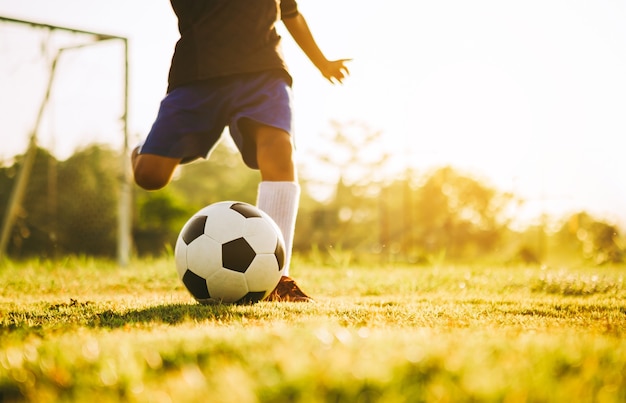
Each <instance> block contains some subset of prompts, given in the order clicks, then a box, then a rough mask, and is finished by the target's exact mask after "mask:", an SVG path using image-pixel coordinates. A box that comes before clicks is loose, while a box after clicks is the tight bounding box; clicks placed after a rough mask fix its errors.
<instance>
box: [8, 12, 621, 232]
mask: <svg viewBox="0 0 626 403" xmlns="http://www.w3.org/2000/svg"><path fill="white" fill-rule="evenodd" d="M299 6H300V10H301V12H302V13H303V15H304V16H305V17H306V18H307V20H308V23H309V25H310V27H311V30H312V32H313V34H314V36H315V38H316V39H317V42H318V43H319V45H320V47H321V48H322V50H323V51H324V53H325V54H326V56H327V57H328V58H330V59H339V58H352V59H353V61H352V62H351V63H350V65H349V67H350V70H351V77H350V78H349V79H347V80H346V82H345V83H344V84H343V85H335V86H333V85H330V84H329V83H327V82H326V81H325V80H324V79H323V78H322V77H321V75H320V74H319V73H318V72H317V71H316V70H315V68H314V67H313V66H312V65H311V64H310V63H309V62H308V61H307V59H306V58H305V56H304V55H303V54H302V53H301V52H300V51H299V49H297V47H296V46H295V45H294V44H293V42H292V41H291V40H290V38H289V37H288V34H285V32H284V30H282V28H281V33H283V34H284V51H285V57H286V59H287V62H288V63H289V65H290V68H291V71H292V73H293V76H294V80H295V81H294V92H295V108H296V115H295V116H296V141H297V147H298V155H299V157H300V158H301V160H302V161H306V160H307V155H310V154H314V153H316V152H317V153H319V152H320V151H324V150H320V149H319V148H320V147H322V146H321V145H320V142H319V136H320V135H321V134H324V133H328V132H329V131H331V130H332V127H331V125H330V122H332V121H337V122H340V123H341V122H346V123H349V122H359V123H360V124H364V125H366V126H367V127H368V128H371V130H373V131H380V132H381V133H382V138H381V144H380V147H379V149H380V152H381V153H383V152H387V153H389V154H390V155H391V156H392V166H391V168H390V170H391V171H393V172H396V173H399V172H401V170H402V169H404V167H405V166H407V165H409V166H411V167H413V168H415V169H417V170H418V171H423V172H426V171H428V170H429V169H433V168H436V167H440V166H444V165H451V166H453V167H456V168H457V169H459V170H460V171H461V172H464V173H467V174H469V175H472V176H474V177H476V178H478V179H480V180H481V181H484V182H485V183H487V184H488V185H490V186H493V187H495V188H498V189H500V190H503V191H511V192H513V193H515V194H516V195H518V196H520V197H522V198H523V199H525V200H526V203H525V205H524V206H523V207H521V208H520V210H519V211H518V212H516V214H517V215H518V216H519V217H520V218H521V219H525V220H532V219H534V218H536V217H538V216H539V215H540V214H541V213H547V214H550V215H552V216H557V217H560V216H564V215H567V214H570V213H573V212H577V211H580V210H586V211H588V212H590V213H592V214H593V215H594V216H597V217H598V218H600V219H604V220H607V221H609V222H612V223H618V224H620V225H622V226H623V227H626V180H625V174H624V173H626V158H625V157H626V155H625V152H624V150H626V147H624V146H623V145H622V144H623V143H624V141H623V138H624V134H625V133H626V113H625V112H626V74H624V72H625V71H626V24H624V21H626V3H625V2H623V1H621V0H594V1H577V0H527V1H502V0H472V1H467V0H441V1H440V0H438V1H415V0H388V1H386V2H380V1H370V0H300V1H299ZM0 16H5V17H11V18H16V19H24V20H29V21H35V22H42V23H48V24H53V25H63V26H68V27H72V28H77V29H83V30H88V31H95V32H101V33H107V34H112V35H118V36H123V37H127V38H128V39H129V49H130V81H129V82H130V99H129V102H130V103H129V133H130V143H131V144H134V143H136V142H137V141H139V140H140V139H141V138H142V137H143V136H145V134H146V133H147V132H148V131H149V129H150V126H151V125H152V122H153V120H154V117H155V116H156V112H157V109H158V105H159V102H160V100H161V99H162V97H163V95H164V93H165V88H166V85H167V83H166V78H167V71H168V68H169V62H170V59H171V55H172V50H173V46H174V44H175V42H176V40H177V38H178V33H177V30H176V19H175V17H174V15H173V13H172V11H171V8H170V5H169V2H167V1H165V0H130V1H129V0H109V1H103V0H91V1H79V0H55V1H50V0H29V1H23V0H0ZM30 35H31V36H32V34H30ZM81 40H83V41H84V40H85V38H82V39H81ZM64 41H70V42H72V41H77V38H74V37H73V38H63V37H57V36H55V37H51V36H46V35H41V34H40V35H38V36H36V38H35V39H33V38H30V39H28V35H26V34H24V33H23V31H19V30H18V29H17V28H16V27H14V26H12V27H8V25H7V24H0V135H1V137H2V143H1V145H0V159H6V158H10V157H11V156H13V155H15V154H19V153H21V152H23V150H24V149H25V147H26V141H27V139H28V136H29V133H30V132H31V131H32V130H33V122H34V120H35V119H34V117H35V116H36V114H37V108H38V105H39V103H40V102H41V99H42V97H43V92H44V90H45V86H46V82H47V78H48V74H49V69H48V67H47V66H49V64H50V61H51V60H52V58H53V55H54V50H55V47H54V46H55V44H56V43H65V42H64ZM89 41H91V39H90V38H89V39H87V42H89ZM113 42H114V41H109V42H107V43H97V44H91V45H88V46H87V47H85V48H83V49H81V50H80V51H78V50H72V51H67V52H64V54H63V57H62V59H60V62H59V65H58V69H57V71H58V78H55V80H56V81H55V87H53V88H54V90H53V92H52V98H51V100H52V102H51V103H50V108H49V110H50V112H47V113H46V115H45V116H44V120H43V121H42V124H41V126H40V130H39V132H38V135H39V142H40V144H42V145H43V146H45V147H47V148H49V149H51V150H53V151H54V152H55V154H56V155H58V156H59V157H60V158H64V157H67V156H68V155H70V154H71V152H72V151H73V150H74V149H76V148H77V147H81V146H85V145H87V144H90V143H92V142H105V143H110V144H112V145H114V146H116V147H119V146H120V145H121V141H122V135H121V134H120V133H121V131H120V120H119V117H120V116H121V114H122V113H123V112H122V109H121V106H120V105H121V104H120V102H121V101H120V99H121V94H122V89H121V88H122V87H121V85H122V84H121V77H122V76H121V74H122V69H121V63H122V62H121V50H120V49H121V48H120V47H119V44H115V43H113ZM16 43H17V45H16ZM72 43H73V42H72ZM55 77H56V76H55ZM61 88H63V90H62V91H61V90H60V89H61ZM60 133H62V135H61V134H60ZM394 170H395V171H394ZM307 174H308V175H309V176H310V175H311V172H309V171H307ZM312 174H313V175H315V172H314V171H313V172H312ZM319 175H322V176H323V175H324V173H319ZM320 179H323V178H320Z"/></svg>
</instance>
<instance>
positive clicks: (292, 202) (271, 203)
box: [256, 181, 300, 276]
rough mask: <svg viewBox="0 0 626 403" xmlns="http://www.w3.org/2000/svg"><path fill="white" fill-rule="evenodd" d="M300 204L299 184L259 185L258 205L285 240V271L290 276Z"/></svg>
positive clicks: (264, 182)
mask: <svg viewBox="0 0 626 403" xmlns="http://www.w3.org/2000/svg"><path fill="white" fill-rule="evenodd" d="M299 204H300V185H299V184H298V183H297V182H270V181H263V182H261V183H260V184H259V189H258V193H257V202H256V205H257V207H258V208H260V209H261V210H263V211H265V212H266V213H267V214H268V215H269V216H270V217H272V219H273V220H274V221H275V222H276V224H277V225H278V228H280V230H281V232H282V233H283V237H284V238H285V271H284V272H283V275H284V276H288V275H289V264H290V263H291V251H292V246H293V234H294V231H295V228H296V216H297V215H298V206H299Z"/></svg>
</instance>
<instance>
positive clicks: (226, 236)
mask: <svg viewBox="0 0 626 403" xmlns="http://www.w3.org/2000/svg"><path fill="white" fill-rule="evenodd" d="M206 214H207V222H206V225H205V227H204V233H205V235H207V236H209V237H211V238H213V239H215V240H216V241H217V242H219V243H225V242H228V241H232V240H233V239H237V238H239V237H241V234H242V233H243V228H244V225H245V222H246V218H245V217H244V216H242V215H241V214H239V213H238V212H236V211H234V210H231V209H229V208H228V206H227V205H223V204H220V205H218V206H216V208H215V209H211V210H207V211H206Z"/></svg>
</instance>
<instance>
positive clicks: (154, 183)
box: [131, 148, 180, 190]
mask: <svg viewBox="0 0 626 403" xmlns="http://www.w3.org/2000/svg"><path fill="white" fill-rule="evenodd" d="M138 152H139V148H135V149H134V150H133V152H132V155H131V165H132V167H133V174H134V177H135V182H136V183H137V185H139V186H140V187H142V188H144V189H146V190H157V189H161V188H163V187H164V186H165V185H167V184H168V183H169V182H170V180H171V179H172V175H173V174H174V170H175V169H176V167H177V166H178V164H179V163H180V158H170V157H162V156H160V155H154V154H139V153H138Z"/></svg>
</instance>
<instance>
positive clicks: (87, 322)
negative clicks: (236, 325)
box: [0, 299, 254, 334]
mask: <svg viewBox="0 0 626 403" xmlns="http://www.w3.org/2000/svg"><path fill="white" fill-rule="evenodd" d="M250 315H254V314H253V313H251V311H250V310H248V309H245V308H242V306H240V305H228V304H214V305H201V304H182V303H181V304H166V305H155V306H148V307H142V308H138V309H129V310H112V309H104V308H103V307H102V306H99V305H98V304H96V303H93V302H91V301H77V300H74V299H72V300H70V303H62V304H52V305H48V306H46V307H42V308H39V309H28V310H26V309H25V310H12V311H7V312H1V311H0V334H2V333H7V332H9V333H11V332H14V331H20V330H21V331H26V332H28V333H30V332H35V333H37V332H38V331H44V330H45V329H63V328H71V327H76V326H82V327H93V328H97V327H101V328H110V329H115V328H120V327H125V326H133V325H149V324H168V325H176V324H180V323H183V322H186V321H191V322H202V321H217V322H222V321H223V322H227V321H236V320H237V319H238V318H243V317H249V316H250Z"/></svg>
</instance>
